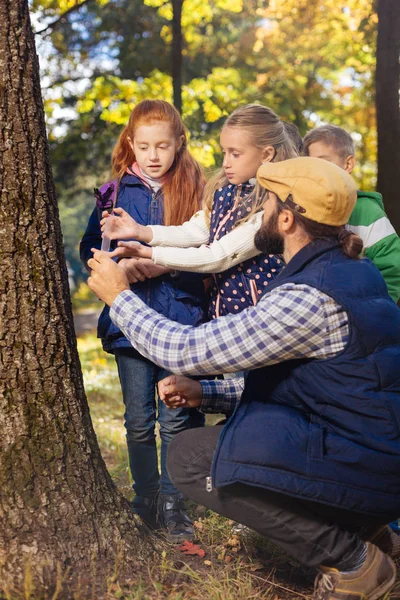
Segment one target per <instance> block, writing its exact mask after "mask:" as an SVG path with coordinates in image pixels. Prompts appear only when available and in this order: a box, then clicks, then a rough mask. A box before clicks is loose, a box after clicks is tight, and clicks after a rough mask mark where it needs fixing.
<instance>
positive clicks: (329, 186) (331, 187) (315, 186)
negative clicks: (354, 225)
mask: <svg viewBox="0 0 400 600" xmlns="http://www.w3.org/2000/svg"><path fill="white" fill-rule="evenodd" d="M257 180H258V182H259V183H260V184H261V185H262V186H263V187H264V188H266V189H267V190H269V191H271V192H274V194H276V195H277V196H278V197H279V199H280V200H282V202H286V201H287V200H288V196H291V197H292V198H291V199H292V200H293V202H294V204H295V205H296V206H294V208H296V210H298V212H299V213H300V214H301V215H303V216H304V217H306V218H307V219H311V220H312V221H316V222H317V223H324V224H325V225H334V226H336V227H338V226H340V225H345V224H346V223H347V221H348V220H349V218H350V215H351V213H352V211H353V208H354V205H355V203H356V200H357V188H356V184H355V183H354V180H353V178H352V177H351V176H350V175H349V174H348V173H346V171H344V170H343V169H341V168H340V167H337V166H336V165H334V164H333V163H330V162H328V161H326V160H323V159H322V158H311V157H309V156H302V157H299V158H290V159H289V160H283V161H281V162H275V163H273V162H270V163H263V164H262V165H261V167H260V168H259V169H258V171H257ZM289 200H290V199H289ZM291 207H293V204H291Z"/></svg>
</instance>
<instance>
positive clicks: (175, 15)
mask: <svg viewBox="0 0 400 600" xmlns="http://www.w3.org/2000/svg"><path fill="white" fill-rule="evenodd" d="M183 2H184V0H172V52H171V59H172V67H171V73H172V87H173V95H174V106H175V108H176V110H177V111H179V113H181V114H182V83H183V77H182V67H183V60H182V49H183V34H182V6H183Z"/></svg>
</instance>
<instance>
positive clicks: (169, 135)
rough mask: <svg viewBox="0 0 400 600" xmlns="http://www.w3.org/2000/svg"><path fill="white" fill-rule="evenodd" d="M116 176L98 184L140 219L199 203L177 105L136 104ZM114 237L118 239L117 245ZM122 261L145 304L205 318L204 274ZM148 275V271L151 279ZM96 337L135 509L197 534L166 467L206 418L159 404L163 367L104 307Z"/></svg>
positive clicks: (154, 522)
mask: <svg viewBox="0 0 400 600" xmlns="http://www.w3.org/2000/svg"><path fill="white" fill-rule="evenodd" d="M112 177H113V178H114V181H113V182H111V183H108V184H106V185H105V186H103V187H102V188H101V189H100V194H99V199H100V202H101V199H102V197H103V198H104V197H105V196H107V197H108V196H110V188H111V186H114V188H115V189H114V190H112V191H113V193H114V194H115V197H116V201H115V202H114V205H116V206H118V207H119V208H122V209H124V210H125V211H126V212H127V213H128V214H129V215H131V216H132V217H133V218H134V219H135V221H136V222H137V223H140V224H141V225H145V226H148V225H181V224H182V223H184V222H185V221H187V220H188V219H189V218H190V217H191V216H192V215H193V213H194V212H196V211H197V210H198V208H199V204H200V199H201V195H202V192H203V187H204V178H203V174H202V171H201V169H200V167H199V165H198V164H197V162H196V161H195V160H194V159H193V157H192V156H191V155H190V153H189V152H188V149H187V144H186V130H185V126H184V124H183V122H182V119H181V117H180V115H179V113H178V112H177V111H176V109H175V108H174V107H173V106H171V105H170V104H169V103H168V102H164V101H163V100H144V101H143V102H140V103H139V104H137V105H136V106H135V108H134V109H133V111H132V113H131V116H130V118H129V122H128V124H127V126H126V127H125V128H124V130H123V131H122V133H121V136H120V138H119V140H118V142H117V145H116V147H115V148H114V151H113V155H112ZM100 246H101V230H100V222H99V211H98V210H97V209H95V210H94V211H93V213H92V215H91V217H90V220H89V224H88V227H87V230H86V233H85V235H84V236H83V239H82V242H81V258H82V260H83V262H84V263H85V264H87V261H88V260H89V258H91V256H92V252H91V248H100ZM115 246H116V243H115V242H113V246H112V247H115ZM148 263H149V264H148V265H147V268H146V265H143V262H142V261H137V264H136V263H135V261H132V260H124V259H123V260H122V261H120V263H119V264H120V265H122V266H125V268H126V271H127V274H128V278H129V280H130V282H131V286H132V289H133V290H134V291H135V293H136V294H137V295H138V296H139V297H141V298H142V299H143V300H144V301H145V302H146V304H148V306H150V307H152V308H154V309H155V310H157V311H158V312H159V313H161V314H163V315H165V316H166V317H168V318H169V319H173V320H175V321H177V322H179V323H182V324H187V325H198V324H199V323H200V322H201V321H202V320H203V304H204V287H203V282H202V278H201V276H199V275H194V274H189V273H176V272H173V273H171V272H170V270H169V269H166V268H163V267H158V266H154V265H153V264H152V262H151V261H148ZM149 275H150V276H151V278H146V277H149ZM98 337H100V338H101V339H102V343H103V348H104V350H105V351H106V352H110V353H112V354H114V356H115V360H116V362H117V366H118V373H119V378H120V382H121V387H122V394H123V399H124V404H125V409H126V410H125V427H126V432H127V436H126V437H127V444H128V453H129V463H130V469H131V473H132V477H133V481H134V483H133V488H134V491H135V497H134V499H133V510H134V512H136V513H137V514H139V515H140V516H141V517H142V518H143V520H144V521H146V522H147V523H148V524H149V525H150V526H152V527H157V526H161V527H163V528H164V529H165V530H166V535H167V537H168V539H169V540H170V541H173V542H180V541H181V540H183V539H185V538H186V539H188V538H190V537H192V536H193V526H192V523H191V521H190V519H189V518H188V516H187V515H186V513H185V512H184V508H183V497H182V495H181V494H180V493H178V491H177V490H176V488H175V487H174V486H173V485H172V483H171V481H170V479H169V476H168V473H167V470H166V455H167V448H168V443H169V442H170V441H171V439H172V438H173V437H174V436H175V435H176V434H177V433H179V432H180V431H182V430H184V429H187V428H190V427H199V426H201V425H203V423H204V420H203V419H204V418H203V416H202V415H201V413H199V412H198V411H195V410H193V409H177V410H173V411H171V410H168V409H166V407H165V405H164V403H163V402H158V412H157V407H156V403H155V390H156V386H157V382H158V381H160V380H161V379H163V378H164V377H165V376H166V374H167V373H166V372H165V370H164V369H160V368H158V367H157V366H156V365H155V364H153V363H151V362H150V361H148V360H146V359H145V358H143V357H142V356H141V355H140V354H139V353H137V352H136V351H135V350H134V349H133V348H132V346H131V344H130V343H129V342H128V340H127V339H126V338H125V336H124V335H123V334H122V332H121V331H120V330H119V329H117V328H116V327H115V326H114V325H113V324H112V322H111V319H110V317H109V309H108V307H107V306H105V307H104V309H103V312H102V313H101V315H100V318H99V323H98ZM157 420H158V422H159V426H160V436H161V473H160V474H159V470H158V460H157V448H156V441H155V424H156V421H157Z"/></svg>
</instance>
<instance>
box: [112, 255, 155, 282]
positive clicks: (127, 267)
mask: <svg viewBox="0 0 400 600" xmlns="http://www.w3.org/2000/svg"><path fill="white" fill-rule="evenodd" d="M140 262H141V261H140V258H122V259H121V260H120V261H119V262H118V264H119V266H120V267H122V269H123V270H124V271H125V275H126V276H127V278H128V281H129V283H137V282H138V281H144V280H145V279H150V278H151V275H150V273H149V271H148V270H147V269H146V265H143V264H140Z"/></svg>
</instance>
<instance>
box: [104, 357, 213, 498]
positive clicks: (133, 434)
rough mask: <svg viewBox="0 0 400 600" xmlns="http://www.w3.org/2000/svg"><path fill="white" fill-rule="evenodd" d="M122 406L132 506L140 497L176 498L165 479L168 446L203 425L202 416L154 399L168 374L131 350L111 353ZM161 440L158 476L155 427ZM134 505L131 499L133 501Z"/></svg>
mask: <svg viewBox="0 0 400 600" xmlns="http://www.w3.org/2000/svg"><path fill="white" fill-rule="evenodd" d="M114 355H115V360H116V362H117V366H118V374H119V379H120V382H121V388H122V395H123V400H124V404H125V415H124V418H125V428H126V441H127V445H128V454H129V466H130V469H131V473H132V478H133V481H134V483H133V486H132V487H133V489H134V491H135V498H136V502H137V503H140V498H141V497H143V496H144V497H154V496H155V494H156V493H157V492H158V491H160V493H161V494H176V493H177V492H178V490H177V489H176V488H175V486H174V485H173V484H172V483H171V480H170V478H169V476H168V472H167V467H166V462H167V450H168V444H169V442H170V441H171V440H172V439H173V438H174V437H175V436H176V435H177V434H178V433H180V432H181V431H184V430H185V429H191V428H193V427H202V426H203V425H204V415H203V414H202V413H200V412H199V411H198V410H196V409H193V408H192V409H188V408H177V409H169V408H167V407H166V406H165V404H164V402H162V401H161V400H160V399H159V398H158V393H157V399H158V411H157V403H156V387H157V383H158V382H159V381H161V379H164V377H167V376H168V375H170V374H171V373H169V372H168V371H166V370H165V369H161V368H160V367H157V365H155V364H154V363H152V362H150V361H149V360H147V359H145V358H143V357H142V356H140V354H138V353H137V352H136V351H135V350H133V349H131V348H118V349H116V350H114ZM157 419H158V423H159V426H160V437H161V475H160V474H159V471H158V459H157V447H156V439H155V425H156V421H157ZM133 503H134V504H135V499H134V501H133Z"/></svg>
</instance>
